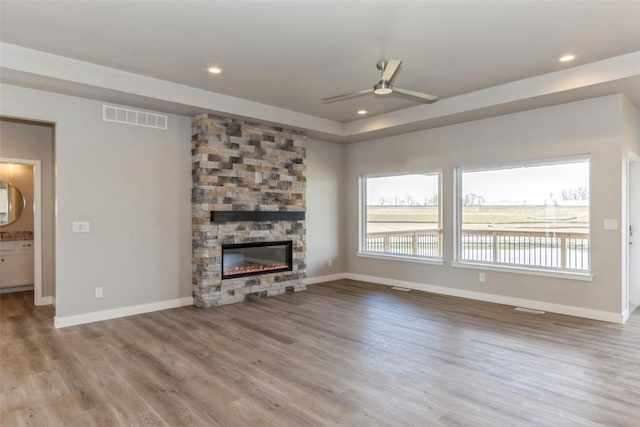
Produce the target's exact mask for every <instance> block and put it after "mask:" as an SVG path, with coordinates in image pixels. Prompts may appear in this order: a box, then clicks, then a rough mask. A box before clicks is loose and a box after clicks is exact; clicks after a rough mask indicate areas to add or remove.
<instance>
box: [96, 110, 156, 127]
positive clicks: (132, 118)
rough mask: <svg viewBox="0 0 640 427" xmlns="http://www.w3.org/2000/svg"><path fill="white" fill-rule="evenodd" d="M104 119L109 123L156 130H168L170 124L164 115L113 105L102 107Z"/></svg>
mask: <svg viewBox="0 0 640 427" xmlns="http://www.w3.org/2000/svg"><path fill="white" fill-rule="evenodd" d="M102 119H103V120H105V121H107V122H117V123H124V124H127V125H135V126H144V127H148V128H154V129H167V122H168V117H167V116H165V115H163V114H156V113H149V112H146V111H139V110H132V109H130V108H122V107H115V106H113V105H103V106H102Z"/></svg>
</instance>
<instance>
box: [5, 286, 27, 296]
mask: <svg viewBox="0 0 640 427" xmlns="http://www.w3.org/2000/svg"><path fill="white" fill-rule="evenodd" d="M32 290H33V285H19V286H12V287H10V288H0V294H10V293H12V292H24V291H32Z"/></svg>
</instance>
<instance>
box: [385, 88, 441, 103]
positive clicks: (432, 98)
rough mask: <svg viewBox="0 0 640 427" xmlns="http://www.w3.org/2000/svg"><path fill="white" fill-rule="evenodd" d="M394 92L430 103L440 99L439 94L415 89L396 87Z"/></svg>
mask: <svg viewBox="0 0 640 427" xmlns="http://www.w3.org/2000/svg"><path fill="white" fill-rule="evenodd" d="M393 92H394V93H399V94H401V95H405V96H408V97H409V98H413V99H415V100H416V101H420V102H426V103H428V104H431V103H433V102H436V101H437V100H438V97H437V96H434V95H429V94H428V93H422V92H416V91H415V90H408V89H400V88H399V87H394V88H393Z"/></svg>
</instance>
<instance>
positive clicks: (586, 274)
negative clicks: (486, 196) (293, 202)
mask: <svg viewBox="0 0 640 427" xmlns="http://www.w3.org/2000/svg"><path fill="white" fill-rule="evenodd" d="M582 161H589V192H590V193H591V183H592V182H593V179H592V176H591V175H592V173H593V172H592V168H591V154H590V153H585V154H576V155H571V156H560V157H552V158H547V159H535V160H521V161H514V162H499V163H492V164H483V165H469V166H458V167H456V168H455V169H454V172H453V174H454V176H453V178H454V193H455V197H454V198H453V200H454V201H453V204H454V206H453V209H454V219H455V221H454V224H453V230H454V235H453V238H454V245H453V259H454V261H452V262H451V266H452V267H461V268H475V269H478V268H480V269H484V270H494V271H501V272H511V273H518V274H529V275H535V276H546V277H559V278H565V279H574V280H585V281H591V280H593V274H592V271H591V264H592V262H593V260H592V257H591V240H589V242H590V246H589V266H588V267H589V269H588V270H586V271H585V270H570V269H550V268H548V267H536V266H521V265H516V264H507V263H487V262H477V261H469V260H463V259H461V256H462V239H461V238H460V235H461V232H462V209H461V207H462V174H463V173H464V172H480V171H488V170H496V169H513V168H517V167H518V166H529V167H531V166H547V165H554V164H563V163H572V162H582ZM592 218H593V215H592V205H591V202H589V237H590V238H591V235H592V223H593V221H592V220H591V219H592Z"/></svg>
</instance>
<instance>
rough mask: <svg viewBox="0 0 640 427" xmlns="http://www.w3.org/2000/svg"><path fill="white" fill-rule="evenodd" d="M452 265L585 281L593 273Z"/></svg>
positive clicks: (462, 266)
mask: <svg viewBox="0 0 640 427" xmlns="http://www.w3.org/2000/svg"><path fill="white" fill-rule="evenodd" d="M451 266H452V267H457V268H472V269H474V270H489V271H499V272H502V273H515V274H528V275H530V276H544V277H556V278H559V279H570V280H582V281H585V282H591V281H593V274H590V273H572V272H569V271H554V270H539V269H536V268H526V267H516V266H506V265H496V264H483V263H473V262H462V261H454V262H452V263H451Z"/></svg>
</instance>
